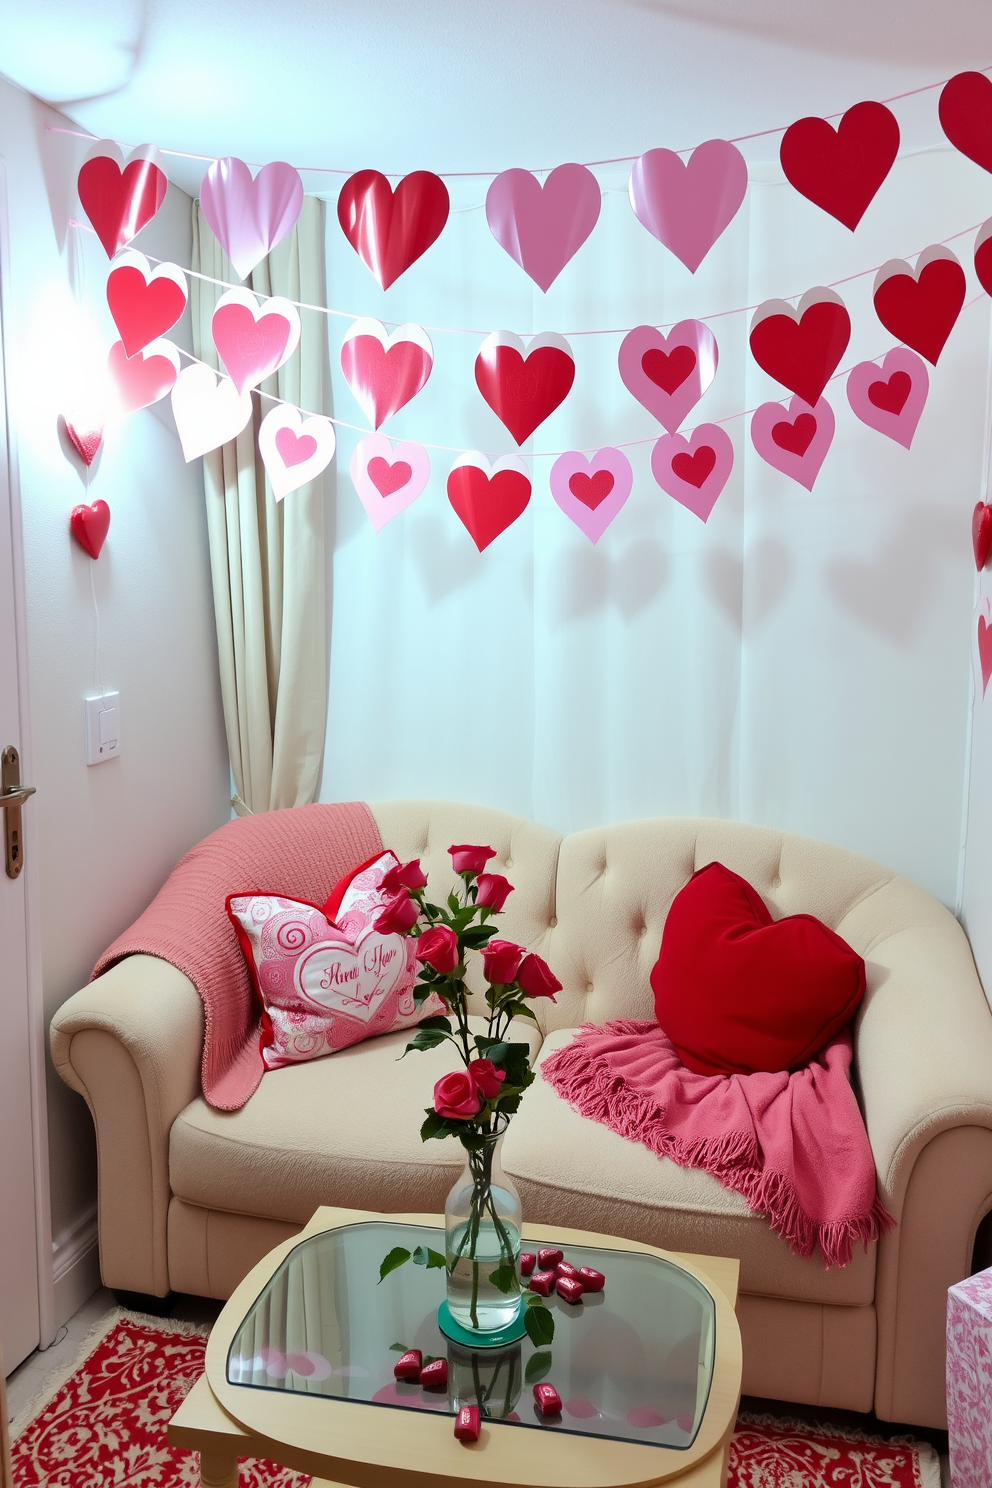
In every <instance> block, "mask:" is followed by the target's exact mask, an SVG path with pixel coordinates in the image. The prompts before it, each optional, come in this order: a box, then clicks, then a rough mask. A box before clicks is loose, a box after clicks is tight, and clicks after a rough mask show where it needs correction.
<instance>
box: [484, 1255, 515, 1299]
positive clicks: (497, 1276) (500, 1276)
mask: <svg viewBox="0 0 992 1488" xmlns="http://www.w3.org/2000/svg"><path fill="white" fill-rule="evenodd" d="M489 1280H490V1281H491V1282H492V1284H493V1286H494V1287H495V1288H496V1290H497V1291H498V1292H502V1293H503V1295H504V1296H508V1295H509V1294H510V1292H515V1291H517V1290H518V1283H517V1268H516V1266H514V1264H513V1262H512V1261H504V1262H503V1264H502V1265H501V1266H497V1267H496V1270H495V1271H490V1273H489Z"/></svg>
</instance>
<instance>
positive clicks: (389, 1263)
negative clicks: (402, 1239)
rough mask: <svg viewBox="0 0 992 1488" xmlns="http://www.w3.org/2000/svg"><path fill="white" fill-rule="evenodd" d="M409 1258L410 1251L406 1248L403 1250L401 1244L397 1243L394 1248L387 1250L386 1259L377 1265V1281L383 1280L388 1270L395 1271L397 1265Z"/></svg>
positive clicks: (403, 1263) (402, 1263) (404, 1262)
mask: <svg viewBox="0 0 992 1488" xmlns="http://www.w3.org/2000/svg"><path fill="white" fill-rule="evenodd" d="M409 1259H410V1252H409V1251H408V1250H404V1249H403V1247H402V1245H397V1246H396V1248H395V1249H394V1250H391V1251H390V1252H389V1254H388V1255H387V1257H386V1259H385V1260H384V1261H383V1263H382V1265H381V1266H380V1267H379V1281H385V1279H386V1277H387V1276H388V1275H389V1273H390V1271H395V1270H396V1268H397V1266H403V1265H405V1264H406V1262H407V1261H408V1260H409ZM378 1284H379V1283H378V1282H377V1283H376V1285H377V1286H378Z"/></svg>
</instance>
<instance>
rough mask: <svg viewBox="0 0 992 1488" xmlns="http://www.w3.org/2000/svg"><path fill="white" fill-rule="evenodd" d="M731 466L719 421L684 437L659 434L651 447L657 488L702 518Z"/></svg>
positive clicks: (728, 446) (729, 448)
mask: <svg viewBox="0 0 992 1488" xmlns="http://www.w3.org/2000/svg"><path fill="white" fill-rule="evenodd" d="M780 411H781V410H780ZM733 468H734V446H733V442H732V440H731V438H730V435H729V434H728V433H727V431H726V429H722V428H721V427H720V425H719V424H699V425H698V427H697V428H695V429H694V430H693V431H692V434H691V436H690V437H689V438H688V439H686V438H685V437H684V436H683V435H681V434H663V435H662V437H661V438H660V439H659V440H658V441H657V443H656V444H655V446H654V448H653V449H652V451H651V474H652V475H653V476H654V478H655V480H656V481H657V482H658V484H659V486H660V487H661V489H662V490H663V491H666V492H667V493H668V495H669V496H671V497H673V498H674V499H675V500H676V501H678V502H680V503H681V505H682V506H685V507H688V509H689V510H690V511H691V512H693V513H694V514H695V515H696V516H697V517H699V519H700V521H702V522H705V521H706V520H707V518H708V517H709V514H710V512H711V511H712V510H713V508H714V506H715V505H716V501H717V498H718V497H719V495H720V492H721V491H722V490H723V488H724V486H725V485H726V484H727V481H728V479H729V477H730V472H731V471H732V470H733Z"/></svg>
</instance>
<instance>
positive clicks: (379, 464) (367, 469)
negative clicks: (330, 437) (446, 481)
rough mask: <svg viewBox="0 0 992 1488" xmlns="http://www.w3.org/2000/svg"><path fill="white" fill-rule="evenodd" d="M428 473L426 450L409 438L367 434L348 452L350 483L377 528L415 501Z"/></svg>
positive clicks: (427, 478)
mask: <svg viewBox="0 0 992 1488" xmlns="http://www.w3.org/2000/svg"><path fill="white" fill-rule="evenodd" d="M430 473H431V462H430V460H429V458H428V455H427V451H426V450H425V449H424V447H423V445H422V444H415V443H414V442H413V441H412V440H410V439H404V440H399V441H397V442H396V443H395V444H394V443H392V442H391V441H390V440H389V439H387V438H386V436H385V434H367V435H366V436H365V438H364V439H360V440H359V441H358V443H357V444H356V445H355V448H354V449H353V451H352V454H351V479H352V484H353V485H354V487H355V490H356V491H357V492H358V498H359V500H360V501H361V503H362V505H363V506H364V508H365V510H366V512H367V513H368V517H369V521H370V522H371V523H372V526H373V527H374V528H375V530H376V532H380V531H381V530H382V528H383V527H385V525H386V523H387V522H391V521H392V520H393V518H394V517H396V516H399V514H400V512H401V511H406V509H407V507H408V506H411V505H412V504H413V502H414V501H416V499H417V497H418V496H419V495H420V494H421V492H422V491H423V490H424V488H425V487H426V485H427V482H428V480H429V478H430Z"/></svg>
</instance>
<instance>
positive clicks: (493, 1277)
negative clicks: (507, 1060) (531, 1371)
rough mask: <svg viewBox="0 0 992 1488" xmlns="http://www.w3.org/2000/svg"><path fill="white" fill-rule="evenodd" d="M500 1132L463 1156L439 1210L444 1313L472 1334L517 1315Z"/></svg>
mask: <svg viewBox="0 0 992 1488" xmlns="http://www.w3.org/2000/svg"><path fill="white" fill-rule="evenodd" d="M505 1131H506V1123H505V1122H504V1123H503V1125H502V1126H501V1127H500V1128H499V1129H498V1130H497V1131H495V1132H493V1133H491V1134H490V1135H488V1136H486V1138H485V1140H484V1142H483V1145H482V1146H481V1147H480V1148H479V1149H478V1151H476V1152H469V1153H467V1154H466V1156H467V1161H466V1163H465V1168H464V1170H463V1172H462V1174H461V1176H460V1177H459V1179H458V1182H457V1183H456V1184H455V1186H454V1188H453V1189H452V1190H451V1192H450V1193H449V1194H448V1200H447V1203H446V1204H445V1206H444V1235H445V1249H446V1259H447V1263H448V1307H449V1308H450V1310H451V1315H452V1317H453V1318H454V1320H455V1322H456V1323H459V1324H460V1325H461V1327H463V1328H466V1329H468V1330H470V1331H471V1332H474V1333H492V1332H495V1331H497V1330H500V1329H503V1328H508V1327H509V1326H510V1325H511V1324H512V1323H513V1322H514V1321H515V1320H516V1318H517V1315H518V1313H519V1310H520V1219H521V1215H520V1195H519V1194H518V1193H517V1190H516V1188H515V1187H514V1185H513V1181H512V1179H510V1178H508V1177H507V1176H506V1174H505V1173H504V1172H503V1166H502V1163H501V1161H500V1156H501V1148H502V1145H503V1133H504V1132H505Z"/></svg>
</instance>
